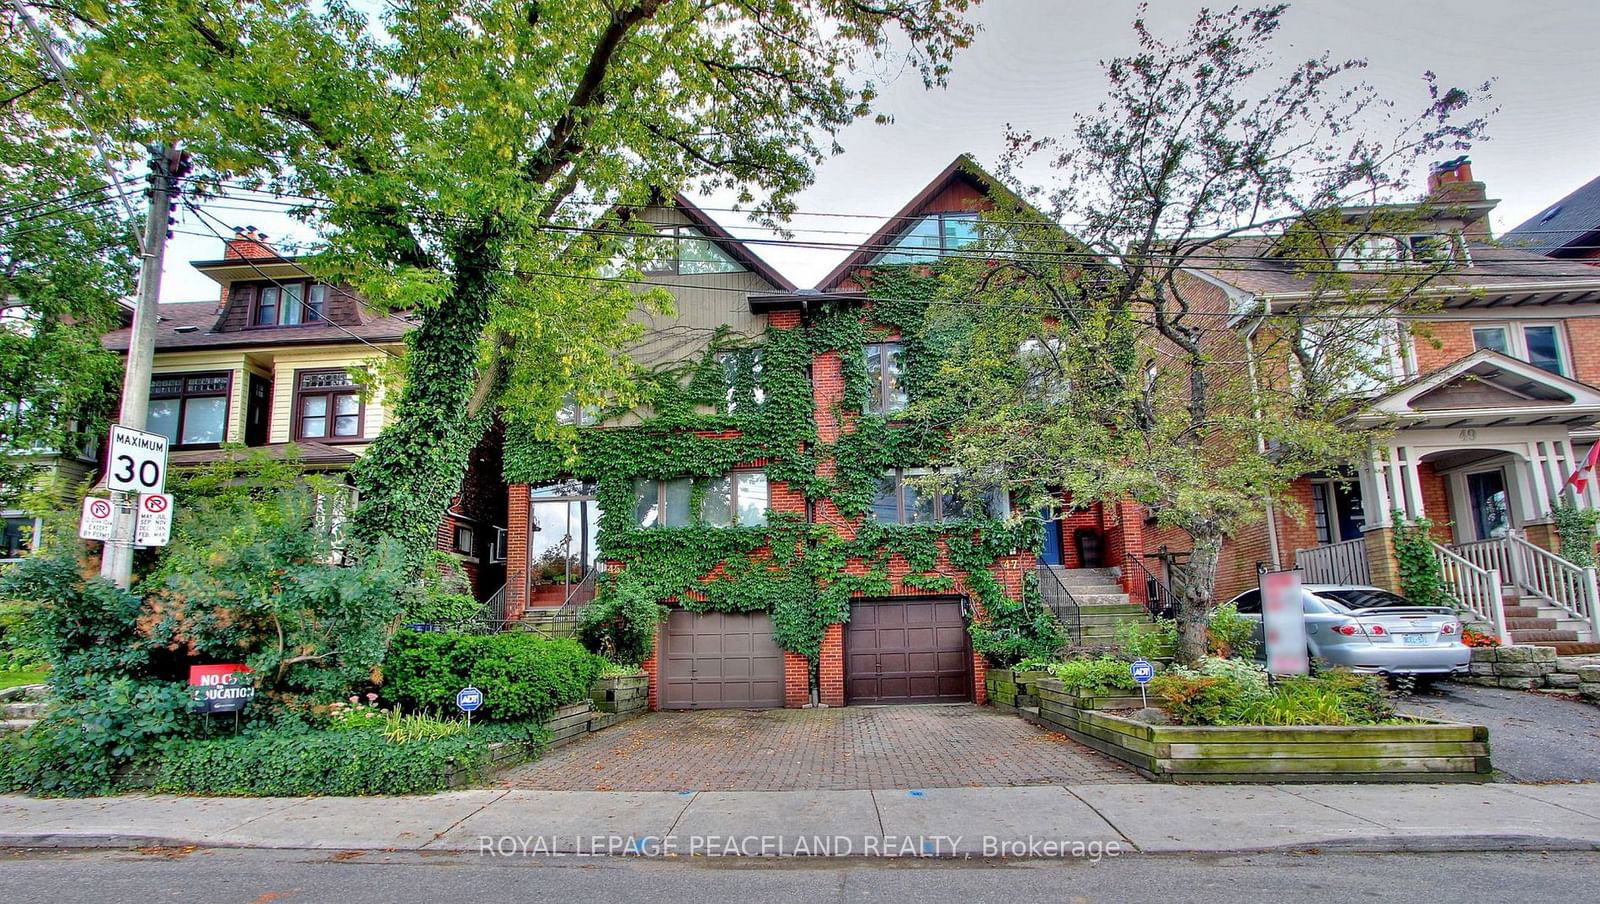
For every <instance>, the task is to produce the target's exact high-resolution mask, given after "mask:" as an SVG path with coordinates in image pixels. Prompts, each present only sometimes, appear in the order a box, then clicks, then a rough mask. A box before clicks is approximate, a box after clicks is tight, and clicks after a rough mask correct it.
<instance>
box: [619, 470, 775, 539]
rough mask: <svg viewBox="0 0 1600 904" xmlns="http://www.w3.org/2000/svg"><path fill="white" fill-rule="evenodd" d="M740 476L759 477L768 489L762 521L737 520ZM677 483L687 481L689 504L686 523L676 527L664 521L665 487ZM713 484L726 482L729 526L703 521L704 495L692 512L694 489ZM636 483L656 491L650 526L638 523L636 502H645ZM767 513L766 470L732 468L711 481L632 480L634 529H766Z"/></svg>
mask: <svg viewBox="0 0 1600 904" xmlns="http://www.w3.org/2000/svg"><path fill="white" fill-rule="evenodd" d="M741 474H760V475H761V476H762V478H763V479H764V480H765V482H766V486H767V501H766V505H764V506H762V508H761V513H762V514H761V521H760V522H759V523H751V524H744V523H742V522H741V521H740V520H739V475H741ZM680 480H687V481H689V501H690V505H689V520H687V521H685V522H684V523H682V524H678V523H673V524H668V523H667V517H666V516H667V485H668V484H670V483H675V482H677V481H680ZM712 480H727V481H728V523H727V524H718V523H715V522H711V521H707V520H706V517H705V495H704V493H702V494H701V496H700V508H699V510H698V511H696V510H695V507H694V490H695V485H696V484H702V485H703V484H704V483H705V482H709V481H712ZM639 481H647V482H649V483H650V484H653V485H654V487H655V502H654V505H655V511H656V520H655V521H654V523H651V524H641V523H639V502H640V500H641V499H643V498H645V497H644V496H642V495H641V494H640V493H639V491H638V483H639ZM770 511H772V480H771V478H770V477H767V469H766V468H734V469H732V470H730V471H726V472H724V473H722V474H718V475H716V476H714V477H668V478H664V479H663V478H656V477H639V478H635V480H634V493H633V523H634V526H636V527H637V528H638V529H639V530H655V529H657V528H663V527H667V528H672V527H693V526H695V525H704V526H706V527H765V526H766V525H767V524H768V523H769V519H768V518H767V516H766V513H767V512H770Z"/></svg>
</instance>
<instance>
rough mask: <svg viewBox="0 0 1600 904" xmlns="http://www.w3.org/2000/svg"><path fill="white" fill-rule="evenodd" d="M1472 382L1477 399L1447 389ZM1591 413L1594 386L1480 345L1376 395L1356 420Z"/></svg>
mask: <svg viewBox="0 0 1600 904" xmlns="http://www.w3.org/2000/svg"><path fill="white" fill-rule="evenodd" d="M1474 384H1476V385H1479V386H1482V387H1484V388H1485V389H1487V390H1489V391H1488V392H1485V393H1482V394H1481V395H1480V396H1479V397H1478V398H1464V397H1463V396H1465V395H1467V394H1454V395H1453V394H1452V393H1451V392H1450V390H1452V389H1460V388H1461V387H1466V386H1469V385H1474ZM1430 397H1432V399H1433V401H1431V402H1430V401H1429V398H1430ZM1596 416H1600V389H1597V388H1595V387H1593V386H1590V385H1589V384H1587V383H1580V382H1578V381H1577V380H1572V379H1568V378H1567V377H1563V376H1561V375H1560V374H1553V373H1550V372H1549V371H1547V370H1544V369H1542V368H1539V367H1535V366H1533V365H1532V364H1529V363H1528V362H1526V361H1523V360H1521V359H1519V358H1513V357H1511V356H1510V355H1504V354H1501V353H1500V352H1497V351H1494V350H1492V349H1487V348H1483V349H1479V350H1477V351H1475V352H1473V353H1472V354H1470V355H1466V356H1465V357H1461V358H1457V359H1456V360H1455V361H1452V362H1450V363H1449V364H1446V365H1445V366H1444V367H1441V368H1439V369H1438V370H1435V371H1433V372H1432V373H1429V374H1426V375H1424V376H1421V377H1418V378H1416V379H1414V380H1410V381H1408V382H1406V383H1402V384H1401V385H1399V386H1397V387H1395V388H1394V389H1392V390H1390V391H1389V392H1388V393H1385V394H1384V395H1382V396H1379V397H1378V398H1376V399H1374V400H1372V402H1371V403H1370V404H1369V405H1368V406H1367V409H1366V411H1364V412H1363V413H1362V414H1360V415H1358V416H1357V417H1356V420H1357V422H1360V423H1375V422H1379V421H1387V420H1398V421H1400V422H1401V423H1402V425H1403V426H1409V427H1424V426H1426V427H1454V426H1458V425H1473V426H1513V425H1519V426H1520V425H1531V424H1548V423H1559V424H1567V425H1577V424H1589V423H1592V422H1593V421H1594V420H1595V418H1596Z"/></svg>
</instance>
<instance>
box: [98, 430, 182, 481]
mask: <svg viewBox="0 0 1600 904" xmlns="http://www.w3.org/2000/svg"><path fill="white" fill-rule="evenodd" d="M106 461H107V468H106V485H107V486H109V487H110V488H111V489H113V490H123V491H125V492H129V493H160V492H161V491H162V490H164V489H166V484H167V438H166V437H165V436H164V435H162V434H160V433H146V432H144V431H143V430H133V429H131V428H128V427H124V426H122V425H121V424H112V425H111V454H110V456H109V457H108V458H107V459H106Z"/></svg>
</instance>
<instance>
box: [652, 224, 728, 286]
mask: <svg viewBox="0 0 1600 904" xmlns="http://www.w3.org/2000/svg"><path fill="white" fill-rule="evenodd" d="M656 233H657V235H658V238H656V239H652V240H648V246H647V247H649V248H650V249H651V252H650V257H649V259H648V260H646V261H645V262H644V266H643V268H642V269H643V270H644V272H645V273H676V274H680V275H682V276H698V275H701V274H705V273H738V272H740V271H742V270H743V269H744V266H743V265H742V264H740V263H739V262H738V261H736V260H734V259H733V256H732V255H730V254H728V252H726V251H723V250H722V248H721V247H719V246H718V245H717V243H716V242H715V241H713V240H711V239H709V238H707V237H706V234H705V233H704V232H701V231H700V230H699V229H696V228H695V227H693V226H658V227H656Z"/></svg>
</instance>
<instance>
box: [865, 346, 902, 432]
mask: <svg viewBox="0 0 1600 904" xmlns="http://www.w3.org/2000/svg"><path fill="white" fill-rule="evenodd" d="M874 348H875V349H877V350H878V361H879V362H880V363H879V366H878V380H877V384H878V385H877V386H876V387H873V386H871V385H870V384H871V382H872V365H871V363H870V362H871V360H872V359H871V356H870V355H869V354H868V350H869V349H874ZM891 348H892V349H895V350H896V354H894V355H893V356H890V357H885V355H886V353H887V352H889V350H890V349H891ZM905 354H906V344H905V342H904V341H903V340H900V339H882V340H879V341H877V342H864V343H862V345H861V366H862V368H863V369H864V370H866V372H867V381H868V384H869V385H868V387H867V402H866V404H865V405H864V406H862V411H864V412H866V413H867V414H877V415H882V416H884V417H888V416H890V415H892V414H898V413H899V412H902V411H905V410H906V409H907V408H909V407H911V394H910V393H909V392H906V391H905V376H906V365H905ZM890 361H897V362H898V366H896V367H890V366H889V362H890ZM891 373H893V374H894V385H895V386H896V387H898V388H899V390H900V394H901V395H903V396H905V401H904V402H902V403H901V404H900V405H898V406H896V407H894V408H890V407H889V385H890V384H889V376H890V374H891Z"/></svg>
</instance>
